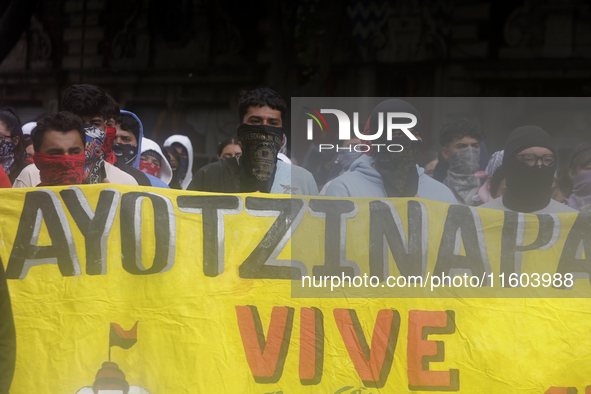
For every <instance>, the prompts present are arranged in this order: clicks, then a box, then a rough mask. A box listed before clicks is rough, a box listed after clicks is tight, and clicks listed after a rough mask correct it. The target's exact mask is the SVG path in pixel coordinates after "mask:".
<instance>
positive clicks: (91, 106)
mask: <svg viewBox="0 0 591 394" xmlns="http://www.w3.org/2000/svg"><path fill="white" fill-rule="evenodd" d="M114 104H116V103H114V101H113V100H112V99H111V98H110V97H109V96H107V94H106V93H105V92H103V90H102V89H100V88H98V87H96V86H92V85H72V86H70V87H69V88H67V89H66V90H65V91H64V94H63V96H62V103H61V106H62V108H63V109H64V110H65V111H69V112H71V113H72V114H74V115H76V116H78V117H80V118H81V119H82V122H83V124H84V131H85V134H86V142H85V154H86V157H85V164H84V180H83V182H82V183H83V184H94V183H102V182H110V183H117V184H123V185H137V184H138V183H137V181H136V180H135V179H134V178H133V177H132V176H130V175H128V174H126V173H125V172H123V171H121V170H120V169H118V168H117V167H115V166H113V165H112V164H110V163H109V162H107V161H105V157H107V155H108V153H109V152H110V149H111V148H110V147H109V144H110V143H111V141H112V140H110V139H108V138H107V137H108V134H107V124H106V119H108V118H111V117H114V116H116V115H118V111H119V107H118V106H115V105H114ZM19 129H20V128H19ZM113 136H114V134H113ZM105 142H106V144H105ZM19 177H20V178H22V179H21V181H22V182H21V183H20V185H21V186H19V187H33V186H36V185H37V183H35V181H37V180H38V179H40V176H39V170H38V169H37V167H36V166H34V165H29V166H28V167H26V168H25V169H24V170H23V171H22V172H21V175H20V176H19Z"/></svg>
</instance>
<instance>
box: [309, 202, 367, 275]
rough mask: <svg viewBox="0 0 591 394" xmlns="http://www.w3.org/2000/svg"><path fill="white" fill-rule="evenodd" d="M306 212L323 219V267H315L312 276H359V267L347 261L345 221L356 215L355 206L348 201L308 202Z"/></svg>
mask: <svg viewBox="0 0 591 394" xmlns="http://www.w3.org/2000/svg"><path fill="white" fill-rule="evenodd" d="M308 211H309V212H310V214H311V215H312V216H314V217H317V218H324V265H315V266H314V267H313V268H312V274H313V275H314V276H324V275H333V276H341V275H347V276H356V275H359V273H360V271H359V266H358V265H357V264H356V263H355V262H354V261H351V260H347V219H351V218H354V217H355V216H356V215H357V212H358V211H359V208H358V207H357V204H355V203H354V202H353V201H349V200H310V205H309V207H308Z"/></svg>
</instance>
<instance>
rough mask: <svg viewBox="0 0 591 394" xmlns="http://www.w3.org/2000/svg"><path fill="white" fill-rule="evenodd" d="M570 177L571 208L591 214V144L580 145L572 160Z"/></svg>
mask: <svg viewBox="0 0 591 394" xmlns="http://www.w3.org/2000/svg"><path fill="white" fill-rule="evenodd" d="M568 175H569V177H570V179H571V180H572V187H571V191H572V194H570V196H569V197H568V198H567V200H566V201H567V204H568V206H569V207H571V208H573V209H576V210H578V211H581V212H587V213H591V143H589V142H587V143H584V144H581V145H579V146H578V147H577V148H576V149H575V152H574V153H573V156H572V157H571V159H570V163H569V166H568Z"/></svg>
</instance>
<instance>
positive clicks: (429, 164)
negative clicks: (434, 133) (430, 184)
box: [418, 151, 439, 178]
mask: <svg viewBox="0 0 591 394" xmlns="http://www.w3.org/2000/svg"><path fill="white" fill-rule="evenodd" d="M438 162H439V155H438V154H437V152H433V151H429V152H426V153H424V154H422V155H421V157H419V163H418V164H419V167H423V169H424V170H425V175H427V176H428V177H430V178H433V173H434V172H435V167H436V166H437V163H438Z"/></svg>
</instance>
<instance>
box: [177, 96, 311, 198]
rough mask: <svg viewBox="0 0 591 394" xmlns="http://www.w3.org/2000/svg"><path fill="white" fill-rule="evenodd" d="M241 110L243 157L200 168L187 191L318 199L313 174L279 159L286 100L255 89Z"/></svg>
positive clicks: (239, 129) (239, 138)
mask: <svg viewBox="0 0 591 394" xmlns="http://www.w3.org/2000/svg"><path fill="white" fill-rule="evenodd" d="M238 110H239V119H240V121H241V122H242V123H241V124H240V125H239V126H238V129H237V134H238V140H239V142H240V144H239V145H240V149H241V150H242V154H241V155H240V156H236V157H231V158H228V159H225V160H220V161H216V162H214V163H211V164H208V165H207V166H205V167H203V168H201V169H200V170H199V171H197V173H195V176H194V177H193V181H192V182H191V184H190V185H189V188H188V190H195V191H207V192H218V193H251V192H262V193H279V194H299V195H318V187H317V186H316V182H315V181H314V177H313V176H312V174H310V172H308V171H307V170H305V169H303V168H301V167H298V166H295V165H293V164H290V163H286V162H284V161H281V160H278V159H277V154H278V153H279V150H280V148H281V146H282V145H283V141H284V138H285V136H284V132H283V119H284V117H285V114H286V112H287V107H286V105H285V102H284V101H283V99H282V98H281V97H280V96H279V95H278V94H277V93H276V92H275V91H273V90H271V89H268V88H260V89H254V90H252V91H249V92H244V93H243V94H242V95H241V96H240V99H239V103H238Z"/></svg>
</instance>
